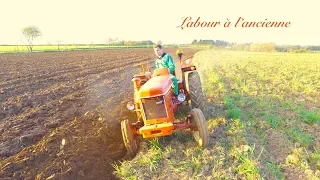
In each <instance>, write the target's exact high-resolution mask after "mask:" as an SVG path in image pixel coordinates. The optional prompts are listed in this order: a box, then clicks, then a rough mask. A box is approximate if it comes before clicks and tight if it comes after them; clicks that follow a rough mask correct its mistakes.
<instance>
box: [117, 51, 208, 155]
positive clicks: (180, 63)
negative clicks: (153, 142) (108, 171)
mask: <svg viewBox="0 0 320 180" xmlns="http://www.w3.org/2000/svg"><path fill="white" fill-rule="evenodd" d="M179 52H180V51H179V50H178V51H177V55H179V59H178V60H176V62H175V65H176V72H175V75H176V77H177V78H178V87H179V95H178V96H174V93H173V89H172V84H173V83H172V80H171V77H170V74H169V69H167V68H159V69H156V70H154V72H153V74H151V72H150V69H149V66H148V63H145V64H142V72H141V73H140V74H136V75H134V76H133V78H132V82H133V86H134V102H129V103H128V104H127V108H128V109H129V110H131V111H135V112H136V115H137V121H136V122H131V121H129V120H128V119H127V120H123V121H121V131H122V136H123V141H124V145H125V147H126V149H127V152H128V155H129V156H131V157H134V156H135V155H136V153H137V151H138V141H137V136H139V135H142V137H143V138H154V137H161V136H168V135H171V134H172V133H173V132H174V131H177V130H182V129H189V130H191V131H192V133H193V136H194V139H195V140H196V141H197V143H198V145H199V146H202V147H205V146H206V145H207V143H208V129H207V122H206V119H205V117H204V115H203V110H204V104H203V95H202V87H201V82H200V77H199V74H198V72H197V71H196V66H195V65H193V64H192V56H191V57H189V58H187V59H186V60H181V56H182V54H178V53H179ZM190 101H191V103H189V102H190ZM185 104H190V105H191V110H190V112H189V113H188V114H187V115H186V117H185V119H175V117H174V114H175V113H176V112H177V111H178V107H179V106H180V105H185Z"/></svg>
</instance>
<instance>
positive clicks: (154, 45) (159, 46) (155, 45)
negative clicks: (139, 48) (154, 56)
mask: <svg viewBox="0 0 320 180" xmlns="http://www.w3.org/2000/svg"><path fill="white" fill-rule="evenodd" d="M153 48H160V49H162V46H161V44H153Z"/></svg>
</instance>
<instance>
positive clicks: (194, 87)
mask: <svg viewBox="0 0 320 180" xmlns="http://www.w3.org/2000/svg"><path fill="white" fill-rule="evenodd" d="M188 86H189V94H190V96H191V107H192V108H199V109H201V111H202V112H205V111H204V102H203V93H202V86H201V81H200V76H199V73H198V72H196V71H194V72H191V73H189V74H188Z"/></svg>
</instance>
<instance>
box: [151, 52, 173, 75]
mask: <svg viewBox="0 0 320 180" xmlns="http://www.w3.org/2000/svg"><path fill="white" fill-rule="evenodd" d="M155 66H156V68H169V70H170V74H173V73H174V71H175V68H176V67H175V65H174V62H173V59H172V57H171V56H170V54H167V53H163V54H162V56H161V58H159V59H157V60H156V62H155Z"/></svg>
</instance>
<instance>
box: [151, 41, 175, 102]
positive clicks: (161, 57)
mask: <svg viewBox="0 0 320 180" xmlns="http://www.w3.org/2000/svg"><path fill="white" fill-rule="evenodd" d="M153 47H154V48H153V50H154V53H155V54H156V56H157V57H158V59H157V60H156V62H155V67H156V68H168V69H169V71H170V76H171V79H172V82H173V89H174V94H175V95H176V96H177V95H178V94H179V89H178V80H177V78H176V77H175V65H174V62H173V59H172V57H171V55H170V54H168V53H165V52H163V49H162V46H161V45H160V44H155V45H154V46H153Z"/></svg>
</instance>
